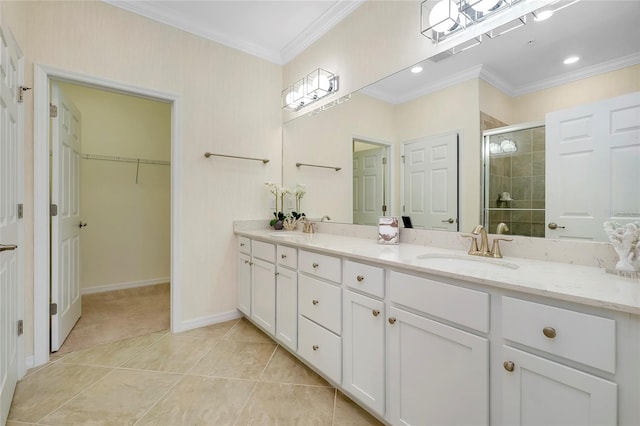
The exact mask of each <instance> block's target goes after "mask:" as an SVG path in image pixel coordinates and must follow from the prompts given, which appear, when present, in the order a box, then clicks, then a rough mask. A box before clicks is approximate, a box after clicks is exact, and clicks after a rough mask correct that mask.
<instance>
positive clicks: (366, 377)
mask: <svg viewBox="0 0 640 426" xmlns="http://www.w3.org/2000/svg"><path fill="white" fill-rule="evenodd" d="M342 312H343V313H342V316H343V322H344V324H343V333H342V339H343V342H344V347H343V357H342V359H343V370H344V373H343V377H342V387H343V388H344V389H345V390H346V391H347V392H348V393H350V394H352V395H353V396H355V397H357V398H358V399H359V400H360V401H361V402H362V403H363V404H365V405H366V406H367V407H368V408H370V409H371V410H373V411H374V412H376V413H378V414H379V415H381V416H382V415H384V412H385V410H384V409H385V398H384V395H385V374H384V372H385V346H384V343H385V339H384V331H385V326H384V324H385V322H384V321H385V313H384V302H383V301H382V300H376V299H373V298H371V297H367V296H363V295H361V294H357V293H354V292H353V291H350V290H344V294H343V311H342Z"/></svg>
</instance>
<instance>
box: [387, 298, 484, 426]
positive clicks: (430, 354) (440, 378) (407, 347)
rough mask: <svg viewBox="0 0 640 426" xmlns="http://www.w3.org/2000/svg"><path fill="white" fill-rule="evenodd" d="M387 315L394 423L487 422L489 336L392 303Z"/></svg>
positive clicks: (390, 406)
mask: <svg viewBox="0 0 640 426" xmlns="http://www.w3.org/2000/svg"><path fill="white" fill-rule="evenodd" d="M387 316H388V324H387V338H388V345H387V347H388V348H389V349H388V356H389V358H388V361H387V398H388V400H389V402H388V404H387V408H388V413H387V418H388V419H390V420H391V423H392V424H394V425H400V424H403V425H421V426H422V425H487V424H489V341H488V340H487V339H485V338H483V337H479V336H476V335H474V334H471V333H467V332H465V331H462V330H458V329H457V328H454V327H450V326H447V325H444V324H441V323H439V322H437V321H433V320H430V319H427V318H424V317H421V316H418V315H415V314H412V313H409V312H406V311H404V310H401V309H397V308H393V307H392V308H390V309H389V312H388V315H387Z"/></svg>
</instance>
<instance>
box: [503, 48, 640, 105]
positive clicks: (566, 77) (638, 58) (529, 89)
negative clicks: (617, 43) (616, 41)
mask: <svg viewBox="0 0 640 426" xmlns="http://www.w3.org/2000/svg"><path fill="white" fill-rule="evenodd" d="M638 64H640V52H639V53H633V54H631V55H627V56H623V57H621V58H616V59H613V60H611V61H607V62H602V63H600V64H597V65H592V66H590V67H586V68H583V69H581V70H579V71H576V72H571V73H565V74H562V75H559V76H556V77H552V78H547V79H544V80H539V81H536V82H534V83H531V84H527V85H524V86H520V87H518V88H516V89H515V90H513V94H510V96H522V95H526V94H529V93H533V92H537V91H539V90H544V89H548V88H550V87H555V86H560V85H562V84H567V83H572V82H574V81H578V80H582V79H585V78H589V77H594V76H596V75H598V74H603V73H606V72H611V71H615V70H619V69H622V68H626V67H630V66H633V65H638Z"/></svg>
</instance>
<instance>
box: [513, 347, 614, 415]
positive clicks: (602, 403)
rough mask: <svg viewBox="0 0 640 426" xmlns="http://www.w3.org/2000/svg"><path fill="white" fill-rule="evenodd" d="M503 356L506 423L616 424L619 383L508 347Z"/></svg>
mask: <svg viewBox="0 0 640 426" xmlns="http://www.w3.org/2000/svg"><path fill="white" fill-rule="evenodd" d="M503 355H504V361H505V365H504V369H503V370H502V373H503V379H502V413H503V419H502V423H503V424H505V425H523V426H524V425H545V426H552V425H562V426H571V425H576V426H589V425H615V424H616V421H617V418H616V412H617V385H616V384H615V383H612V382H609V381H607V380H604V379H601V378H599V377H596V376H592V375H590V374H587V373H583V372H582V371H578V370H575V369H573V368H569V367H566V366H564V365H562V364H558V363H555V362H552V361H549V360H546V359H544V358H540V357H538V356H535V355H531V354H529V353H526V352H522V351H519V350H516V349H513V348H509V347H506V346H505V347H504V348H503ZM506 363H512V364H509V365H507V364H506ZM508 370H513V371H508Z"/></svg>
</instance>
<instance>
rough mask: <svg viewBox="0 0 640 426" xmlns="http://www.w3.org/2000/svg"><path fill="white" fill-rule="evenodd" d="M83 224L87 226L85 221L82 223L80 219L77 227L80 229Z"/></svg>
mask: <svg viewBox="0 0 640 426" xmlns="http://www.w3.org/2000/svg"><path fill="white" fill-rule="evenodd" d="M85 226H87V222H85V223H82V221H80V223H79V224H78V228H80V229H82V228H84V227H85Z"/></svg>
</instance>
